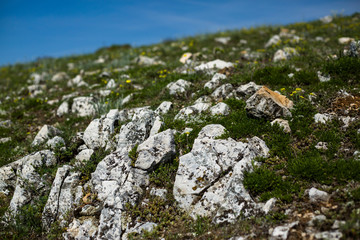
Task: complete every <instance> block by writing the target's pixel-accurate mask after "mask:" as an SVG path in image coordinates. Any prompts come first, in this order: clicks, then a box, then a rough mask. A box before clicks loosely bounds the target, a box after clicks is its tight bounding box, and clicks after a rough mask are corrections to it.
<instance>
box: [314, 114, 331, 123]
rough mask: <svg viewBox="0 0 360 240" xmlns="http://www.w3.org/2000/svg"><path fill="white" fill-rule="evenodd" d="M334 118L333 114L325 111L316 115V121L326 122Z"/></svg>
mask: <svg viewBox="0 0 360 240" xmlns="http://www.w3.org/2000/svg"><path fill="white" fill-rule="evenodd" d="M331 119H332V116H331V115H330V114H327V113H324V114H321V113H317V114H315V116H314V120H315V123H323V124H325V123H326V122H327V121H330V120H331Z"/></svg>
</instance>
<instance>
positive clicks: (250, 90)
mask: <svg viewBox="0 0 360 240" xmlns="http://www.w3.org/2000/svg"><path fill="white" fill-rule="evenodd" d="M261 87H262V86H260V85H257V84H256V83H254V82H249V83H247V84H244V85H241V86H239V87H238V88H237V89H236V95H237V96H238V97H240V98H247V97H249V96H251V95H253V94H255V93H256V92H257V91H258V90H259V89H260V88H261Z"/></svg>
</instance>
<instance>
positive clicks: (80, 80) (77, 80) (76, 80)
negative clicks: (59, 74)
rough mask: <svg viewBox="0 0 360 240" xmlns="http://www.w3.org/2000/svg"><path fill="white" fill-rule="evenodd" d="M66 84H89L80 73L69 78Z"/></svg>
mask: <svg viewBox="0 0 360 240" xmlns="http://www.w3.org/2000/svg"><path fill="white" fill-rule="evenodd" d="M67 86H68V87H88V86H89V84H87V83H86V82H85V81H84V80H83V78H82V76H81V75H77V76H76V77H74V78H73V79H70V80H69V81H68V82H67Z"/></svg>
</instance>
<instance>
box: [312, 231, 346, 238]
mask: <svg viewBox="0 0 360 240" xmlns="http://www.w3.org/2000/svg"><path fill="white" fill-rule="evenodd" d="M314 237H315V239H326V240H340V239H343V238H342V237H343V234H342V233H341V232H340V231H339V230H336V231H324V232H318V233H315V236H314Z"/></svg>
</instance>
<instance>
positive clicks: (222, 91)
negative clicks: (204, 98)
mask: <svg viewBox="0 0 360 240" xmlns="http://www.w3.org/2000/svg"><path fill="white" fill-rule="evenodd" d="M211 97H212V98H214V99H215V100H217V101H221V100H224V99H228V98H231V97H235V92H234V88H233V86H232V85H231V84H230V83H226V84H223V85H221V86H220V87H218V88H217V89H215V91H214V92H213V93H212V94H211Z"/></svg>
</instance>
